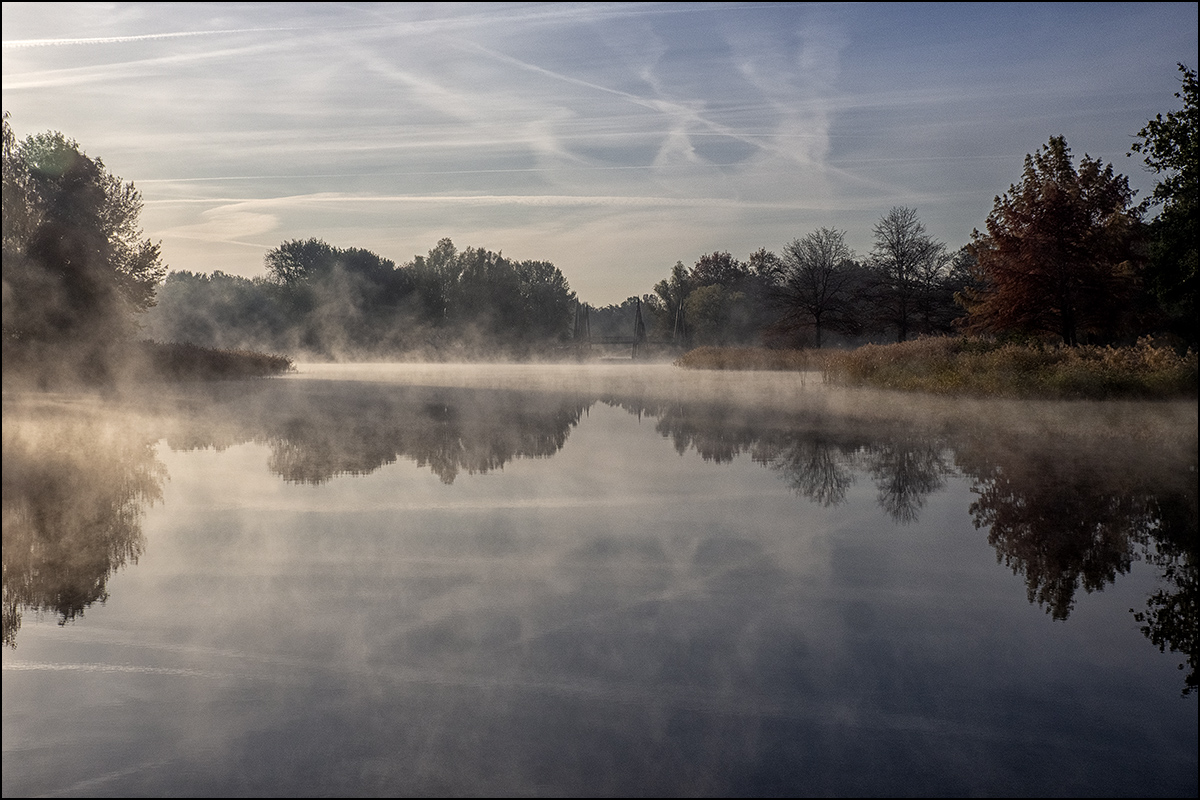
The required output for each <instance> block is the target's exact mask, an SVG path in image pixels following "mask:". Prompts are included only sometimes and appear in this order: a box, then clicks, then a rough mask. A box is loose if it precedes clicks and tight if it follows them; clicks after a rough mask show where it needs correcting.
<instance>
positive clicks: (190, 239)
mask: <svg viewBox="0 0 1200 800" xmlns="http://www.w3.org/2000/svg"><path fill="white" fill-rule="evenodd" d="M279 8H280V7H277V6H271V7H262V6H255V5H243V4H225V5H221V6H219V7H217V6H202V5H187V4H181V5H170V6H157V5H140V4H116V5H115V6H112V7H105V8H103V9H101V8H100V7H98V6H97V7H88V6H84V7H81V11H80V13H79V14H74V15H72V14H56V13H55V12H54V10H53V9H52V8H51V7H50V6H38V5H33V4H31V5H29V6H20V5H18V6H14V7H13V8H12V10H11V11H12V13H10V9H9V8H6V9H5V35H6V36H7V37H9V38H8V39H7V40H6V41H5V42H4V47H5V50H4V52H5V59H4V72H3V88H4V92H5V106H6V110H8V111H10V112H11V114H12V116H11V121H12V124H13V126H14V128H15V129H16V131H17V133H18V134H19V135H24V134H25V133H33V132H37V131H41V130H46V129H50V130H61V131H63V132H64V133H65V134H66V135H68V136H70V137H72V138H74V139H76V140H77V141H79V142H80V143H81V145H82V146H83V148H84V149H85V150H86V151H87V152H88V153H89V154H91V155H98V156H101V157H102V158H103V159H104V161H105V164H106V165H108V167H109V168H110V169H111V170H112V171H113V172H114V173H116V174H118V175H121V176H122V177H124V178H126V179H129V180H133V181H135V182H136V183H137V185H138V186H139V188H141V190H142V191H143V195H144V199H145V201H146V211H145V212H144V217H145V219H144V223H145V225H146V226H147V235H150V236H152V237H156V238H157V237H159V236H161V237H163V238H164V240H165V241H166V242H168V243H169V245H170V246H169V247H166V246H164V256H165V259H166V260H167V262H168V263H170V264H171V265H172V266H173V267H175V268H178V269H191V270H194V271H208V270H211V269H214V268H215V269H222V270H224V271H226V272H230V273H234V274H243V275H256V274H261V271H262V264H261V258H260V257H259V255H258V253H259V252H260V251H261V249H262V248H264V247H271V246H274V245H277V244H278V243H279V241H282V240H284V239H288V238H307V237H309V236H319V237H323V238H326V239H328V240H330V241H334V240H336V241H337V243H338V244H339V246H356V247H364V248H367V249H372V250H375V251H376V252H379V253H380V254H381V255H384V256H386V257H389V258H393V259H395V260H397V261H402V260H403V259H404V254H405V253H411V252H422V251H424V250H426V249H428V247H430V246H432V244H433V243H434V242H436V241H437V240H438V239H439V238H441V237H442V236H447V235H449V236H451V237H453V238H455V241H456V242H458V241H459V240H460V239H462V240H463V241H464V242H465V241H466V240H467V239H470V240H471V243H472V244H475V245H477V246H486V247H490V248H492V249H499V248H500V247H506V248H510V249H511V248H512V247H514V246H519V247H520V248H521V251H522V252H523V253H526V254H527V256H528V257H538V258H550V259H552V260H556V263H557V264H558V265H559V266H560V268H561V269H562V270H563V271H564V274H566V275H567V277H568V279H569V280H571V282H572V286H573V288H575V289H576V290H577V291H578V292H579V293H580V294H581V296H582V297H584V299H586V300H588V301H589V302H593V303H597V304H603V303H608V302H619V301H620V300H622V299H624V298H625V297H626V296H628V295H631V294H635V293H636V294H640V293H642V292H645V291H648V290H649V288H650V287H651V286H652V285H653V284H654V282H656V281H657V280H659V279H661V278H662V277H664V276H665V274H666V271H668V270H669V266H670V265H671V264H673V263H674V262H675V261H677V260H683V261H684V262H685V263H691V262H692V261H694V260H695V258H696V257H697V256H698V255H699V254H700V253H703V252H712V251H713V250H730V251H731V252H734V253H735V254H737V255H739V256H741V257H745V256H746V255H747V254H748V253H749V252H752V251H753V250H756V249H758V248H759V247H766V248H768V249H772V250H779V249H780V248H781V247H783V246H784V245H785V244H786V243H787V242H788V241H790V240H792V239H794V238H797V237H799V236H802V235H804V234H805V233H806V232H808V231H810V230H812V229H813V228H816V227H820V226H826V227H836V228H838V229H841V230H846V231H847V238H848V240H849V243H850V245H851V246H852V247H853V248H854V249H855V250H856V251H858V252H860V253H864V252H866V251H868V250H869V249H870V246H871V241H872V239H871V228H872V226H873V224H874V222H875V221H876V220H878V218H879V216H880V215H882V214H884V213H886V212H887V211H888V210H889V209H890V208H891V207H892V206H894V205H915V206H916V207H917V208H918V212H919V214H920V216H921V219H922V221H924V222H925V223H926V225H927V227H928V228H929V229H930V231H931V232H932V233H934V234H935V235H936V236H938V237H939V238H941V239H943V240H945V241H947V242H948V243H949V244H950V245H951V246H956V245H958V244H961V243H963V242H965V241H966V240H967V239H968V238H969V235H970V231H971V229H972V228H975V227H979V226H980V225H981V224H982V223H983V220H984V219H985V218H986V216H987V213H988V211H989V210H990V208H991V202H992V198H993V197H994V196H995V195H996V194H998V193H1000V192H1002V191H1004V190H1005V189H1006V188H1007V187H1008V185H1009V184H1011V183H1012V182H1013V181H1014V180H1016V179H1017V178H1018V177H1019V172H1020V168H1021V161H1022V159H1023V156H1024V154H1025V153H1028V152H1031V151H1033V150H1035V149H1036V148H1037V147H1038V146H1040V145H1041V144H1043V143H1044V142H1045V141H1046V140H1047V139H1048V138H1049V137H1050V136H1051V135H1057V134H1063V135H1066V136H1067V138H1068V141H1069V143H1070V144H1071V146H1072V148H1073V149H1074V151H1075V152H1076V153H1077V154H1080V155H1081V154H1082V153H1083V152H1088V153H1092V154H1113V155H1110V156H1107V157H1110V158H1113V157H1115V156H1116V155H1119V154H1121V153H1123V152H1124V151H1125V149H1127V147H1128V143H1129V141H1130V136H1131V135H1132V133H1133V132H1134V131H1136V130H1137V129H1138V128H1139V127H1140V126H1141V125H1142V124H1144V122H1145V120H1146V119H1149V118H1151V117H1153V115H1154V114H1155V113H1160V112H1163V111H1166V110H1169V109H1170V108H1172V107H1173V106H1172V101H1173V98H1172V97H1171V93H1172V92H1173V91H1175V89H1176V88H1177V86H1176V81H1175V78H1174V72H1173V70H1174V62H1175V61H1177V60H1183V61H1187V59H1188V58H1193V59H1194V54H1195V50H1196V39H1197V37H1196V34H1195V31H1194V29H1195V27H1196V26H1195V22H1196V10H1195V8H1194V7H1189V6H1186V5H1184V4H1179V5H1155V6H1145V7H1138V8H1136V9H1135V8H1133V7H1124V6H1118V7H1114V6H1099V7H1096V8H1095V9H1093V10H1092V13H1089V15H1087V16H1086V17H1080V16H1079V15H1077V14H1075V13H1074V12H1073V11H1072V10H1071V8H1070V7H1068V6H1056V5H1053V4H1050V5H1046V6H1038V7H1036V8H1028V7H1021V6H1016V5H1013V6H1003V5H1001V6H986V7H983V6H978V7H977V6H961V7H958V8H957V9H956V13H954V14H946V13H944V12H943V11H941V10H939V9H934V8H933V7H923V6H912V7H904V8H903V9H897V8H892V7H890V6H887V5H883V4H880V5H869V4H868V5H844V6H838V5H835V6H820V5H802V4H791V3H780V4H760V5H743V4H686V3H670V4H644V3H643V4H625V3H618V4H607V5H593V4H588V5H572V4H535V5H497V4H465V5H453V6H448V7H446V6H443V5H420V4H383V5H367V6H348V7H343V6H332V5H318V4H301V5H294V6H285V7H282V8H284V9H285V11H284V12H283V13H280V12H279V10H278V9H279ZM218 9H219V10H218ZM1052 31H1058V32H1060V33H1061V37H1066V38H1063V39H1062V40H1061V41H1058V40H1054V41H1051V38H1052V37H1051V36H1050V32H1052ZM1039 37H1041V38H1039ZM1061 37H1060V38H1061ZM1039 42H1040V44H1039ZM1055 42H1058V43H1057V44H1055ZM1101 52H1112V53H1120V54H1122V62H1121V63H1122V70H1121V71H1120V72H1119V73H1114V72H1113V71H1111V70H1102V69H1097V62H1096V60H1095V57H1094V56H1093V55H1092V54H1094V53H1101ZM1122 166H1124V165H1123V164H1120V163H1119V164H1118V168H1121V167H1122ZM1126 169H1127V171H1128V173H1129V175H1130V179H1131V182H1132V183H1133V184H1134V186H1135V188H1140V189H1142V191H1143V194H1144V193H1145V192H1146V191H1147V189H1148V187H1149V186H1150V185H1152V178H1150V177H1147V176H1146V175H1144V174H1142V173H1141V171H1140V170H1137V169H1136V168H1129V167H1126ZM239 195H244V196H239ZM152 226H155V227H157V230H154V229H151V227H152ZM476 237H479V238H476ZM484 237H490V238H488V239H487V240H485V238H484ZM226 245H229V246H228V247H226ZM213 248H217V249H215V250H214V249H213Z"/></svg>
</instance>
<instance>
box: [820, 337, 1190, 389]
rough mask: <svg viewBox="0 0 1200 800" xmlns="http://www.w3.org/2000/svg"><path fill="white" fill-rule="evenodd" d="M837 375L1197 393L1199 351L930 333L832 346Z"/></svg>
mask: <svg viewBox="0 0 1200 800" xmlns="http://www.w3.org/2000/svg"><path fill="white" fill-rule="evenodd" d="M825 369H826V372H827V374H828V375H829V376H830V377H831V378H832V379H835V380H841V381H845V382H848V383H852V384H869V385H871V386H878V387H881V388H887V389H904V390H915V391H924V392H934V393H938V394H973V395H990V396H1003V397H1051V398H1092V399H1105V398H1112V397H1144V398H1164V397H1195V396H1196V353H1195V352H1193V351H1190V350H1189V351H1188V352H1187V353H1186V354H1184V355H1180V354H1178V353H1176V352H1175V351H1174V350H1172V349H1171V348H1169V347H1165V346H1160V345H1157V344H1155V343H1154V342H1153V341H1152V340H1151V339H1149V338H1143V339H1140V340H1139V341H1138V343H1137V344H1136V345H1134V346H1131V347H1112V346H1105V347H1099V346H1094V345H1088V346H1078V347H1068V346H1057V347H1046V346H1043V345H1041V344H1040V343H1038V342H1035V343H1033V344H1019V343H1011V342H1010V343H1004V342H998V341H994V340H983V339H967V338H958V339H955V338H949V337H927V338H921V339H916V340H914V341H911V342H904V343H899V344H893V345H866V346H864V347H860V348H859V349H857V350H854V351H840V352H836V353H831V354H830V355H829V357H828V358H827V359H826V361H825Z"/></svg>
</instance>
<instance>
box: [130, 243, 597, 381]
mask: <svg viewBox="0 0 1200 800" xmlns="http://www.w3.org/2000/svg"><path fill="white" fill-rule="evenodd" d="M264 262H265V265H266V275H265V276H263V277H260V278H252V279H250V278H242V277H238V276H234V275H227V274H225V273H223V272H214V273H212V274H211V275H205V274H196V273H192V272H187V271H181V272H173V273H171V274H170V275H168V276H167V278H166V282H165V283H164V284H163V287H162V289H161V290H160V291H159V297H158V306H157V308H155V309H154V311H153V312H151V314H149V315H147V316H148V320H147V330H148V332H149V333H150V334H151V335H152V336H156V337H158V338H162V339H170V340H182V341H196V342H201V343H204V344H210V345H213V346H218V347H254V348H260V349H269V350H276V351H284V352H289V353H304V354H307V355H309V356H317V357H330V358H366V357H371V356H385V355H389V354H390V355H394V354H399V353H407V354H420V355H424V356H433V355H436V354H438V353H442V354H447V353H450V354H454V353H465V352H468V351H470V352H480V351H482V352H489V353H505V354H508V355H513V356H521V355H529V354H531V353H533V352H535V351H536V350H538V348H542V347H545V346H547V345H550V344H553V343H556V342H559V341H561V340H562V339H563V338H564V337H565V335H566V333H565V332H566V330H567V327H568V323H569V320H570V319H571V315H572V313H573V312H574V309H575V305H576V302H577V301H576V297H575V293H574V292H573V291H571V288H570V286H569V284H568V283H567V280H566V278H565V277H563V274H562V272H561V271H560V270H559V269H558V268H557V267H556V266H554V264H552V263H550V262H548V261H536V260H522V261H517V260H513V259H509V258H506V257H505V256H504V255H502V254H501V253H496V252H492V251H490V250H487V249H484V248H475V247H468V248H466V249H465V250H461V251H460V250H458V249H457V248H456V247H455V246H454V243H453V242H452V241H451V240H450V239H448V238H447V239H442V240H441V241H439V242H438V243H437V245H436V246H435V247H434V248H433V249H432V250H430V251H429V253H428V255H426V256H417V257H416V258H414V259H413V261H411V262H409V263H407V264H404V265H401V266H397V265H396V264H395V262H393V261H391V260H390V259H387V258H383V257H381V256H379V255H377V254H375V253H373V252H371V251H369V250H363V249H360V248H348V249H343V248H338V247H335V246H333V245H330V244H328V243H326V242H324V241H322V240H320V239H305V240H298V239H297V240H291V241H287V242H284V243H282V244H281V245H279V246H278V247H276V248H273V249H272V250H270V251H269V252H268V253H267V254H266V257H265V259H264Z"/></svg>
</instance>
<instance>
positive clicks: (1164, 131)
mask: <svg viewBox="0 0 1200 800" xmlns="http://www.w3.org/2000/svg"><path fill="white" fill-rule="evenodd" d="M1178 66H1179V71H1180V72H1181V73H1183V77H1182V79H1181V82H1182V84H1183V86H1182V88H1181V90H1180V91H1178V92H1176V93H1175V97H1176V98H1179V99H1180V100H1182V101H1183V108H1182V109H1181V110H1179V111H1170V112H1168V113H1167V116H1166V118H1165V119H1164V118H1163V115H1162V114H1156V115H1155V117H1154V119H1152V120H1150V121H1149V122H1147V123H1146V125H1145V127H1143V128H1142V129H1141V130H1140V131H1138V133H1137V136H1138V137H1139V138H1138V141H1136V142H1134V143H1133V144H1132V145H1130V151H1131V152H1130V155H1132V154H1133V153H1141V154H1142V155H1143V156H1144V157H1145V162H1146V167H1147V169H1149V170H1150V171H1152V172H1154V173H1157V174H1160V175H1163V176H1164V177H1163V178H1162V179H1161V180H1159V182H1158V184H1157V185H1156V186H1155V187H1154V193H1153V194H1152V195H1151V196H1150V198H1148V199H1147V201H1146V202H1145V203H1143V204H1142V208H1143V209H1145V208H1148V207H1149V206H1151V205H1161V206H1162V210H1161V212H1160V213H1159V215H1158V217H1156V218H1155V219H1154V220H1153V221H1152V222H1151V223H1150V230H1149V240H1150V247H1149V264H1148V266H1147V270H1146V282H1147V288H1148V289H1149V291H1150V292H1151V293H1152V294H1153V296H1154V298H1155V299H1156V300H1157V302H1158V304H1159V306H1160V308H1161V309H1162V311H1163V313H1164V316H1165V317H1166V320H1165V323H1166V328H1167V329H1168V330H1170V331H1172V332H1174V333H1176V334H1177V335H1180V336H1182V337H1183V338H1185V339H1186V340H1187V341H1188V342H1189V343H1191V344H1193V345H1194V344H1196V341H1197V336H1196V266H1197V261H1198V260H1200V259H1198V257H1197V251H1196V237H1197V233H1198V231H1197V225H1196V216H1197V207H1196V206H1197V194H1198V190H1200V187H1198V181H1200V163H1198V162H1200V103H1198V102H1197V87H1196V71H1195V70H1193V69H1188V68H1187V67H1185V66H1184V65H1183V64H1179V65H1178Z"/></svg>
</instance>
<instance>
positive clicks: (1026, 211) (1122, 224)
mask: <svg viewBox="0 0 1200 800" xmlns="http://www.w3.org/2000/svg"><path fill="white" fill-rule="evenodd" d="M1132 201H1133V192H1132V191H1131V190H1130V188H1129V182H1128V180H1127V179H1126V178H1125V176H1123V175H1117V174H1115V173H1114V172H1113V168H1112V165H1111V164H1109V165H1107V166H1106V165H1104V164H1102V163H1101V162H1100V161H1098V160H1096V159H1093V158H1090V157H1089V156H1086V155H1085V156H1084V157H1083V160H1082V161H1081V162H1080V165H1079V169H1078V171H1077V170H1076V169H1075V166H1074V164H1073V163H1072V160H1071V151H1070V149H1069V148H1068V147H1067V142H1066V139H1064V138H1063V137H1061V136H1055V137H1053V138H1051V139H1050V142H1049V143H1048V144H1046V145H1045V146H1044V147H1043V148H1042V149H1041V151H1039V152H1038V153H1035V154H1031V155H1028V156H1026V157H1025V172H1024V175H1023V176H1022V179H1021V182H1020V183H1018V184H1015V185H1013V186H1011V187H1010V188H1009V191H1008V192H1007V193H1005V194H1004V195H1002V196H1000V197H997V198H996V201H995V207H994V208H993V210H992V213H991V214H990V215H989V216H988V219H987V233H986V234H981V233H980V232H979V231H975V232H974V233H973V234H972V243H971V245H970V248H971V254H972V255H973V256H974V257H975V259H976V260H977V261H976V265H975V270H976V276H977V279H978V283H979V288H967V289H965V290H964V291H962V292H961V293H960V301H961V302H962V303H963V305H964V306H965V307H966V309H967V311H968V318H967V320H966V327H967V329H968V330H970V331H974V332H987V333H999V332H1008V331H1017V332H1022V333H1026V334H1032V335H1038V334H1052V335H1054V334H1056V335H1058V336H1060V337H1061V338H1062V341H1063V343H1065V344H1068V345H1074V344H1077V343H1078V342H1079V339H1080V336H1081V335H1086V336H1088V337H1089V338H1093V339H1112V338H1114V337H1115V336H1117V335H1118V334H1119V333H1120V332H1121V330H1122V328H1123V327H1124V325H1125V324H1126V323H1128V321H1129V314H1128V312H1129V310H1130V309H1131V308H1133V300H1134V298H1135V296H1136V294H1137V291H1138V270H1139V267H1140V263H1139V259H1140V254H1139V240H1140V237H1141V233H1142V230H1141V229H1142V225H1141V222H1140V214H1139V211H1138V209H1137V208H1136V207H1135V206H1133V204H1132Z"/></svg>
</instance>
